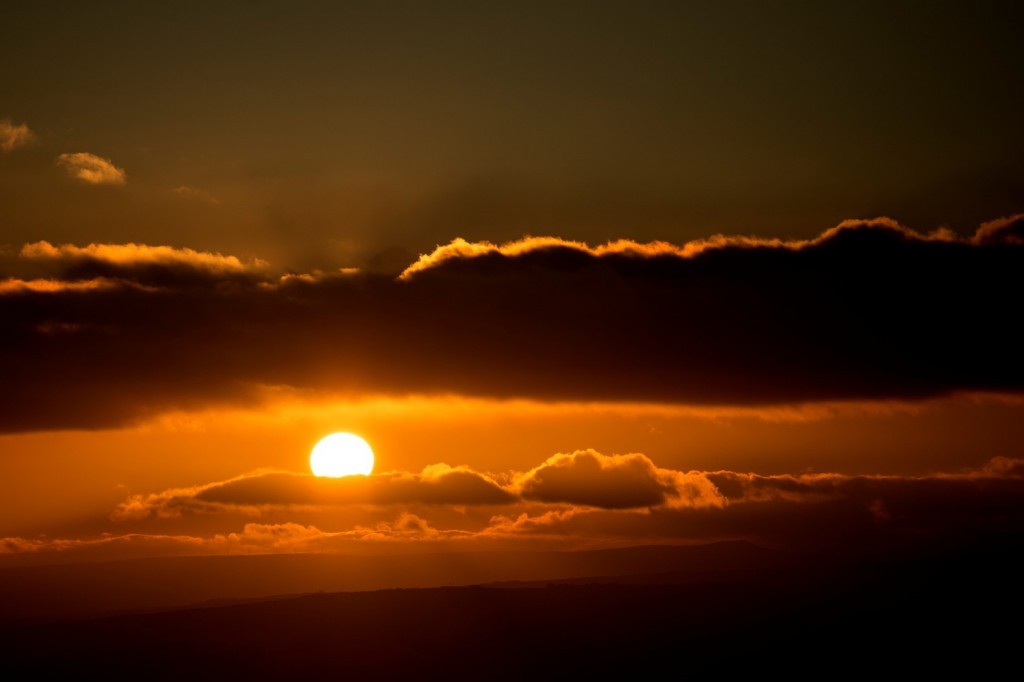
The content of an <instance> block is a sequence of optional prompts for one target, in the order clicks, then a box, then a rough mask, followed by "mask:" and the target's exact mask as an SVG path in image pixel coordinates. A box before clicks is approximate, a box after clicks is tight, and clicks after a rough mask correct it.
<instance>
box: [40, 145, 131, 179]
mask: <svg viewBox="0 0 1024 682" xmlns="http://www.w3.org/2000/svg"><path fill="white" fill-rule="evenodd" d="M57 165H58V166H62V167H63V168H64V169H65V170H66V171H67V172H68V174H69V175H71V177H73V178H75V179H76V180H81V181H82V182H87V183H89V184H90V185H123V184H124V183H125V181H126V180H127V176H126V175H125V172H124V169H123V168H118V167H117V166H115V165H114V164H113V162H111V160H110V159H104V158H103V157H102V156H96V155H95V154H89V153H88V152H75V153H73V154H61V155H60V156H58V157H57Z"/></svg>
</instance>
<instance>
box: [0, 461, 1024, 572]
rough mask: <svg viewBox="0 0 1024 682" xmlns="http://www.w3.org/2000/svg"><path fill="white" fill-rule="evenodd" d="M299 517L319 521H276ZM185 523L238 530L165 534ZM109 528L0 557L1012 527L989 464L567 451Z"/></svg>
mask: <svg viewBox="0 0 1024 682" xmlns="http://www.w3.org/2000/svg"><path fill="white" fill-rule="evenodd" d="M353 507H358V508H360V509H363V510H367V509H369V510H373V513H372V514H370V515H367V516H363V517H360V518H361V519H362V520H357V521H350V522H349V523H348V525H346V524H345V523H344V522H343V521H340V519H344V518H346V517H345V515H344V514H343V513H342V512H343V511H344V510H345V509H350V508H353ZM300 513H306V514H311V513H312V514H314V515H316V514H318V516H317V518H319V519H321V521H319V522H316V523H313V522H309V521H306V522H297V521H293V520H291V519H288V520H285V519H287V517H288V516H289V515H296V514H300ZM190 517H191V518H194V519H206V520H210V519H217V518H221V519H224V520H225V522H227V523H232V522H241V523H242V525H243V526H244V527H243V530H241V531H223V532H216V533H213V534H210V535H198V534H197V533H196V532H195V531H192V532H187V533H182V534H174V533H171V532H169V528H172V527H174V525H175V524H183V523H187V522H188V521H189V518H190ZM367 519H369V520H367ZM111 523H112V524H113V525H112V526H111V530H110V532H107V533H104V534H103V535H102V536H100V537H97V538H93V539H89V538H78V539H48V538H36V539H27V538H4V539H0V553H7V554H34V553H40V552H84V553H97V554H103V553H104V552H108V553H109V552H113V553H115V554H117V553H120V554H124V553H126V552H127V553H131V552H137V553H140V554H145V553H146V552H149V553H172V554H176V553H196V552H199V551H232V550H237V551H260V552H277V551H350V550H358V549H359V548H360V547H362V548H363V549H366V548H367V547H368V545H366V543H371V544H372V543H382V542H383V543H416V542H423V541H429V542H431V543H442V544H443V543H460V545H461V546H463V547H465V548H474V547H475V548H488V547H517V546H518V547H532V546H551V547H560V548H573V547H582V546H600V545H602V544H607V545H621V544H648V543H673V542H694V541H711V540H726V539H742V540H748V541H753V542H757V543H763V544H770V545H776V546H786V547H792V548H810V547H814V548H818V549H820V548H831V549H835V550H848V549H857V548H862V547H864V546H884V545H886V544H891V543H895V544H896V545H897V546H904V545H906V544H907V543H908V542H910V543H911V544H913V543H914V542H929V541H932V540H936V539H942V538H952V537H959V536H964V537H971V536H974V535H977V534H978V533H985V534H1000V533H1009V534H1015V533H1019V532H1021V531H1022V530H1024V460H1021V459H1011V458H1005V457H997V458H995V459H993V460H991V461H990V462H989V463H988V464H986V465H985V466H983V467H980V468H976V469H970V470H962V471H957V472H940V473H934V474H929V475H925V476H881V475H875V476H870V475H846V474H839V473H819V474H800V475H788V474H787V475H770V476H769V475H761V474H756V473H750V472H734V471H686V472H684V471H676V470H671V469H664V468H661V467H658V466H657V465H655V464H654V462H652V461H651V460H650V459H649V458H648V457H646V456H644V455H642V454H629V455H603V454H601V453H598V452H595V451H593V450H580V451H577V452H574V453H568V454H560V455H555V456H553V457H551V458H549V459H548V460H547V461H545V462H544V463H542V464H541V465H539V466H538V467H535V468H534V469H531V470H529V471H526V472H505V473H503V474H500V475H497V476H494V475H488V474H483V473H480V472H476V471H473V470H471V469H469V468H466V467H449V466H446V465H440V464H439V465H434V466H431V467H427V468H426V469H424V470H423V471H422V472H420V473H415V474H414V473H403V472H390V473H385V474H376V475H372V476H369V477H361V476H356V477H350V478H344V479H336V480H335V479H323V478H314V477H312V476H308V475H303V474H293V473H285V472H263V473H260V472H257V473H254V474H249V475H246V476H240V477H238V478H235V479H231V480H229V481H223V482H215V483H209V484H205V485H198V486H194V487H192V488H179V489H172V490H167V491H163V492H158V493H152V494H142V495H133V496H131V497H129V498H128V499H126V500H125V501H124V502H123V503H121V504H120V505H119V506H118V507H117V509H116V510H114V511H113V513H112V515H111ZM181 527H185V526H181ZM157 529H159V530H157ZM474 543H475V544H474ZM131 548H134V549H131ZM129 550H130V551H129Z"/></svg>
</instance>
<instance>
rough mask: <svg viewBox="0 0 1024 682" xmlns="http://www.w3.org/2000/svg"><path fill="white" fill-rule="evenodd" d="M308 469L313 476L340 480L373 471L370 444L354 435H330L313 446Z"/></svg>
mask: <svg viewBox="0 0 1024 682" xmlns="http://www.w3.org/2000/svg"><path fill="white" fill-rule="evenodd" d="M309 468H310V469H312V470H313V474H314V475H315V476H328V477H330V478H340V477H341V476H352V475H353V474H362V475H364V476H365V475H369V474H370V472H372V471H373V450H371V449H370V444H369V443H367V442H366V441H365V440H363V439H362V438H360V437H359V436H357V435H355V434H354V433H332V434H331V435H329V436H324V437H323V438H321V439H320V442H319V443H317V444H316V445H315V446H313V452H311V453H310V455H309Z"/></svg>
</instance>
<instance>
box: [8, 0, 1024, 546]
mask: <svg viewBox="0 0 1024 682" xmlns="http://www.w3.org/2000/svg"><path fill="white" fill-rule="evenodd" d="M1020 12H1021V11H1020V10H1019V9H1016V8H1012V7H1008V6H1005V5H1003V4H999V3H976V4H974V5H972V6H970V7H968V6H965V5H963V4H962V3H942V2H936V3H932V4H931V5H930V6H929V7H928V8H927V9H921V8H920V7H915V6H914V5H913V4H912V3H892V2H888V3H875V2H863V3H856V4H855V5H854V4H850V5H847V6H841V7H823V6H821V5H820V4H819V3H801V2H790V3H776V4H774V5H770V6H768V5H764V4H763V3H738V2H729V3H686V4H680V3H656V2H640V3H630V4H629V5H628V6H627V5H625V4H617V3H596V2H588V3H577V2H548V3H531V2H525V3H515V4H510V5H507V6H497V5H481V4H479V3H458V2H447V3H440V4H438V3H434V4H432V5H430V6H427V5H423V4H421V3H401V2H375V3H359V2H346V3H314V2H296V3H290V4H289V5H288V6H285V5H283V4H279V3H272V2H255V1H253V2H223V3H217V4H215V5H214V6H209V3H189V2H182V3H174V4H171V5H167V6H160V7H155V6H154V7H150V6H141V5H138V4H137V3H117V2H101V3H94V4H90V5H88V6H85V5H82V6H77V5H76V6H72V5H65V4H62V3H34V4H31V5H20V6H15V7H12V8H8V9H6V10H5V13H4V16H5V20H4V22H3V23H2V25H0V83H2V88H0V332H2V334H0V375H2V376H3V377H4V385H5V389H4V391H3V392H2V393H0V555H2V556H0V559H2V560H4V561H9V562H10V561H16V562H22V563H32V562H65V561H66V562H72V561H78V560H83V559H94V558H121V557H127V556H164V555H177V554H195V553H204V552H206V553H210V552H214V553H215V552H225V553H232V552H235V553H245V552H285V551H335V552H354V553H356V552H363V553H373V552H385V551H424V550H426V549H444V550H448V549H450V550H453V551H455V550H458V551H468V550H474V549H528V548H555V549H582V548H589V547H603V546H623V545H637V544H651V543H654V544H658V543H692V542H704V541H710V540H718V539H745V540H751V541H756V542H761V543H766V544H772V545H778V546H794V547H806V546H810V545H813V546H829V547H833V546H834V547H836V548H839V549H843V550H851V549H858V548H863V547H867V546H872V547H874V546H878V545H880V544H886V545H891V544H894V543H895V544H898V543H905V542H910V541H913V540H918V539H921V538H935V537H939V536H944V535H948V534H950V533H954V532H955V533H996V532H1003V531H1014V532H1016V531H1018V530H1019V528H1020V523H1021V520H1022V519H1024V503H1022V501H1024V497H1022V494H1024V460H1022V458H1024V452H1022V443H1024V419H1022V417H1024V402H1022V393H1024V365H1022V363H1021V361H1020V357H1019V356H1020V353H1019V348H1020V347H1021V344H1022V342H1024V338H1022V334H1021V331H1020V329H1019V325H1018V324H1017V319H1016V318H1017V316H1016V315H1015V312H1014V311H1015V310H1016V309H1017V308H1018V307H1019V305H1018V298H1019V292H1020V291H1021V290H1022V281H1021V273H1024V166H1022V164H1021V159H1022V158H1024V132H1022V129H1021V126H1020V121H1021V120H1022V119H1024V88H1021V87H1020V85H1021V82H1020V80H1021V79H1020V72H1021V69H1020V64H1022V63H1024V54H1022V48H1021V47H1020V41H1019V40H1017V36H1016V34H1015V30H1016V27H1017V26H1019V25H1020V20H1021V19H1022V17H1021V16H1020ZM335 431H345V432H352V433H357V434H359V435H360V436H362V437H364V438H365V439H366V440H367V441H368V442H369V443H370V444H371V445H372V447H373V448H374V451H375V454H376V469H375V472H374V474H372V475H371V476H368V477H353V478H343V479H337V480H331V479H324V478H316V477H313V476H312V475H311V474H310V473H309V467H308V458H309V453H310V450H311V448H312V447H313V445H314V444H315V443H316V442H317V441H318V440H319V439H320V438H322V437H323V436H325V435H327V434H329V433H332V432H335Z"/></svg>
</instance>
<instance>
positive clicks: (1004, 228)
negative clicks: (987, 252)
mask: <svg viewBox="0 0 1024 682" xmlns="http://www.w3.org/2000/svg"><path fill="white" fill-rule="evenodd" d="M974 242H975V243H976V244H989V245H994V244H1016V245H1018V246H1020V245H1024V213H1018V214H1016V215H1011V216H1007V217H1005V218H999V219H998V220H992V221H989V222H987V223H983V224H982V226H981V227H979V228H978V231H977V232H976V233H975V234H974Z"/></svg>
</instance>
